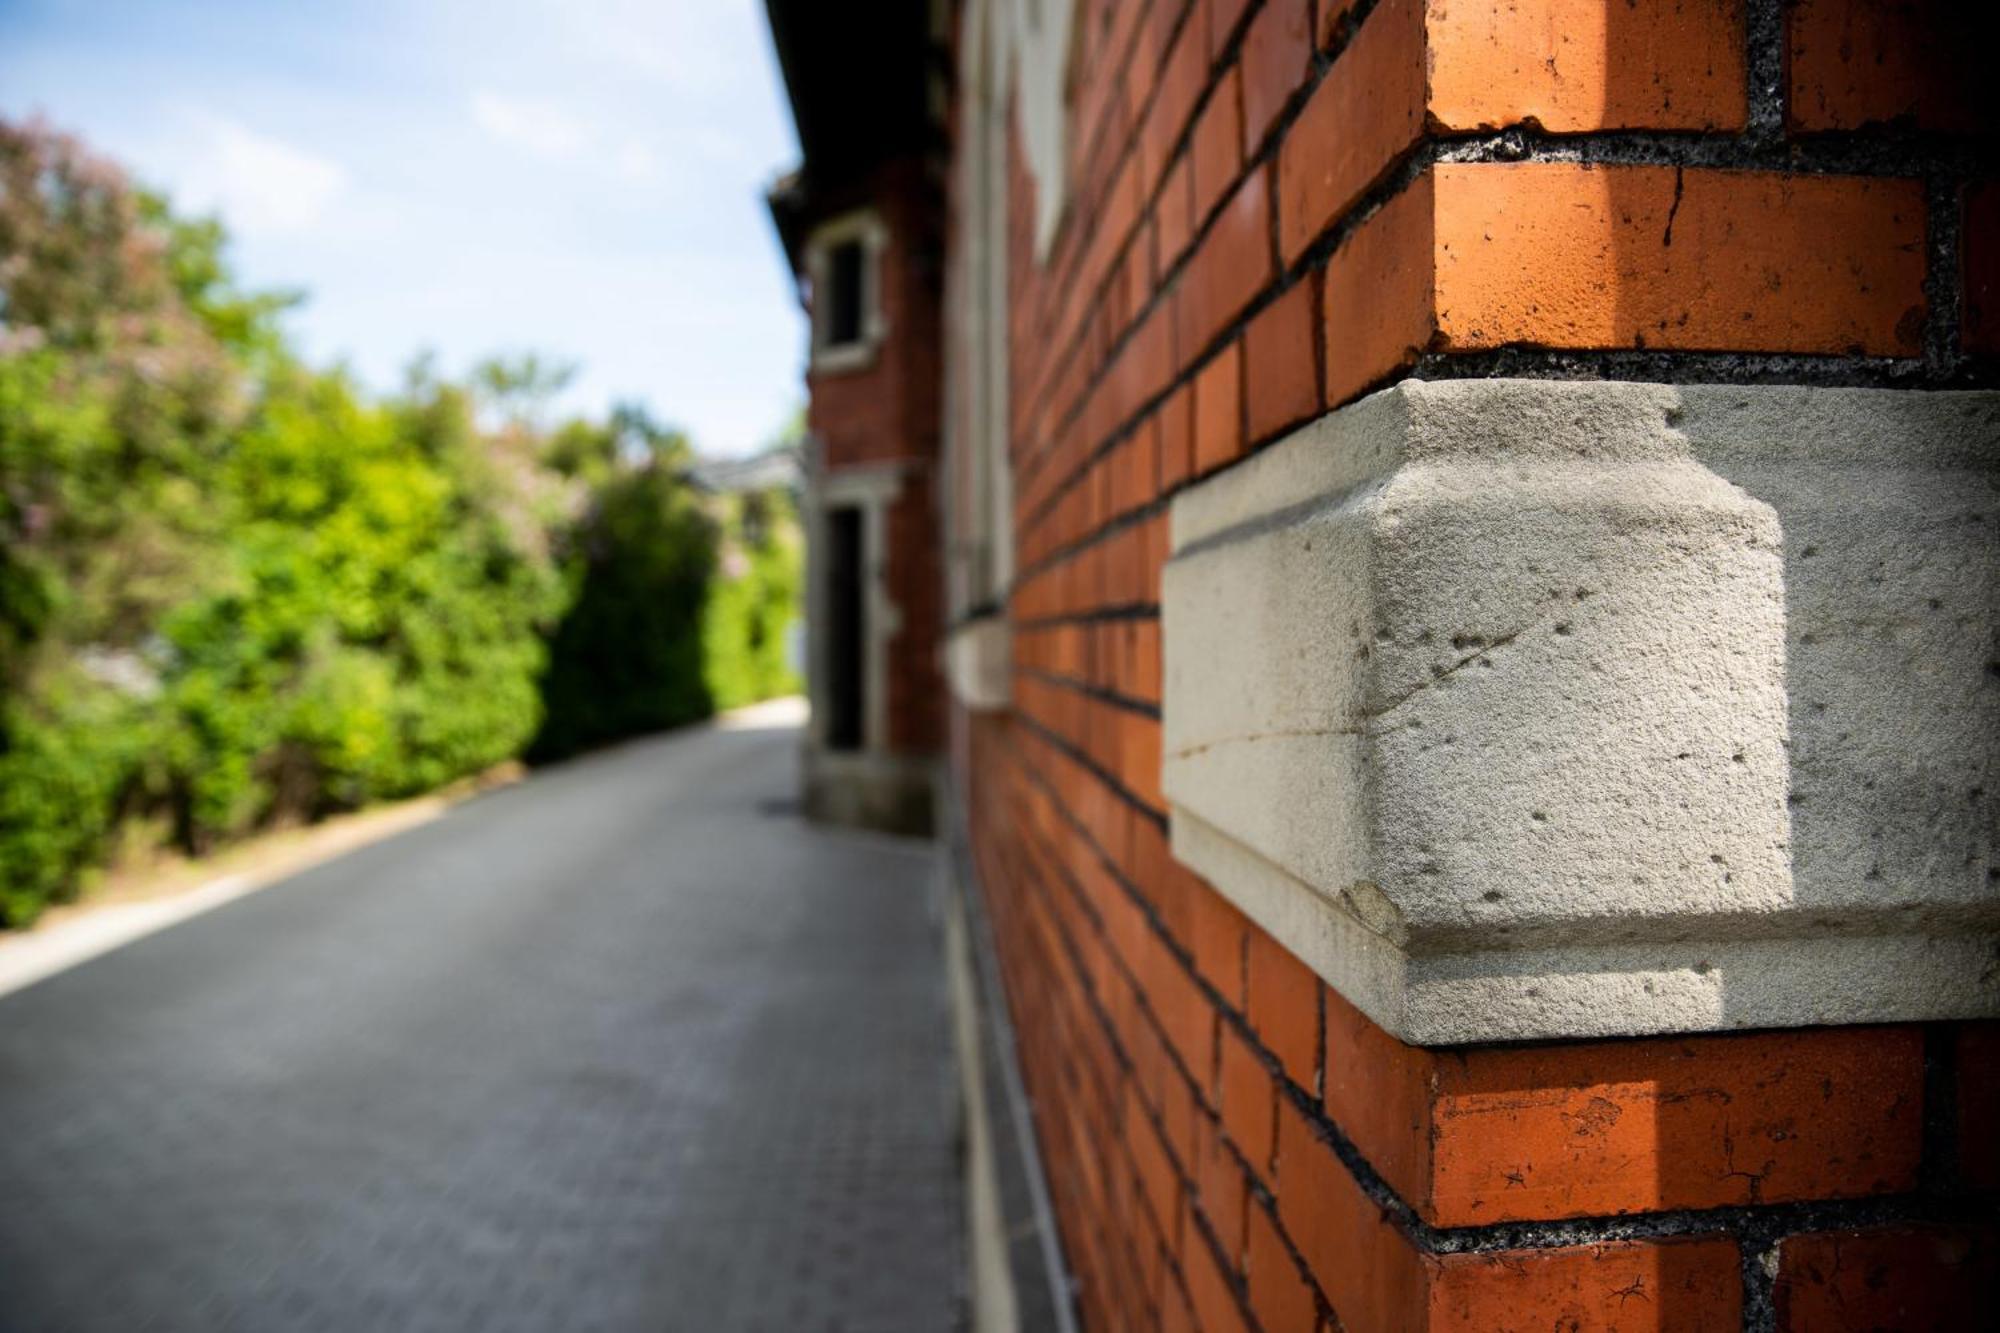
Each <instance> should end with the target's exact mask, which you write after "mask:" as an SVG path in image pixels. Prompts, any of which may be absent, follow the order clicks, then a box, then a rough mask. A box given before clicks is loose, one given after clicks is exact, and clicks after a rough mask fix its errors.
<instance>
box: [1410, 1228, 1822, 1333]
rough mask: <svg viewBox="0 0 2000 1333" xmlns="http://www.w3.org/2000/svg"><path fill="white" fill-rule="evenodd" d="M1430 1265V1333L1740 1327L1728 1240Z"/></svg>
mask: <svg viewBox="0 0 2000 1333" xmlns="http://www.w3.org/2000/svg"><path fill="white" fill-rule="evenodd" d="M1430 1269H1431V1280H1430V1297H1429V1302H1428V1304H1429V1311H1430V1319H1429V1323H1428V1325H1427V1328H1428V1329H1429V1331H1430V1333H1543V1330H1546V1329H1551V1328H1553V1329H1577V1330H1582V1329H1593V1330H1602V1331H1603V1333H1613V1331H1614V1330H1624V1331H1625V1333H1709V1331H1710V1330H1718V1329H1735V1328H1741V1327H1742V1325H1743V1278H1742V1273H1741V1260H1740V1259H1739V1258H1738V1255H1737V1248H1736V1242H1734V1241H1730V1240H1709V1239H1701V1240H1666V1241H1630V1242H1623V1243H1617V1244H1608V1245H1583V1246H1573V1247H1567V1248H1563V1249H1551V1250H1509V1251H1502V1252H1498V1253H1488V1254H1451V1255H1444V1256H1441V1257H1439V1258H1437V1259H1434V1260H1432V1261H1431V1265H1430ZM1827 1327H1828V1328H1831V1327H1832V1325H1828V1326H1827Z"/></svg>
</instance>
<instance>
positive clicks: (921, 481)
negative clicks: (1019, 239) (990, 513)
mask: <svg viewBox="0 0 2000 1333" xmlns="http://www.w3.org/2000/svg"><path fill="white" fill-rule="evenodd" d="M862 207H866V208H872V209H874V210H875V212H876V213H877V215H878V216H879V217H880V218H881V220H882V222H883V223H884V225H885V226H886V227H887V229H888V243H887V245H886V246H884V248H883V251H882V254H881V256H880V259H879V264H880V270H879V280H880V293H881V310H882V317H883V320H884V322H885V325H886V333H885V334H884V337H883V339H882V342H881V345H880V346H879V347H878V348H877V350H876V355H875V358H874V360H873V361H872V362H870V363H869V364H868V365H866V366H865V367H862V368H859V369H854V370H846V371H840V372H836V373H809V374H808V375H807V377H806V384H807V387H808V390H809V391H810V395H811V396H810V399H809V402H808V406H807V409H806V424H807V427H808V428H809V429H810V430H811V431H812V433H813V434H814V435H815V436H816V437H818V439H819V440H820V441H821V442H822V449H823V453H822V455H821V459H822V463H823V464H824V466H825V467H826V468H827V470H828V471H829V472H837V471H839V470H840V469H841V468H844V467H851V466H857V465H859V466H867V465H871V464H883V463H895V464H900V465H901V466H902V469H903V471H902V478H903V480H902V490H901V491H900V492H899V493H898V495H897V497H896V499H895V500H894V501H893V502H892V503H891V504H890V506H889V509H888V512H887V514H886V515H885V522H884V545H885V547H886V552H885V558H886V566H887V567H886V569H885V571H884V574H883V578H884V581H885V582H886V584H887V587H888V592H889V596H890V598H891V600H893V601H894V602H895V604H896V609H897V613H898V614H899V616H900V617H901V625H900V627H899V628H898V630H897V631H896V633H895V635H894V636H893V637H892V638H891V639H890V642H889V647H888V653H887V661H888V680H887V683H886V694H887V714H888V717H887V722H888V746H889V749H890V750H891V751H893V752H895V753H898V754H907V755H927V754H933V753H935V752H936V751H937V749H938V747H939V745H940V744H941V743H942V741H943V729H944V728H943V702H942V700H943V697H944V686H943V682H942V681H941V680H940V679H939V676H938V670H937V654H936V651H935V645H936V644H937V642H938V641H939V638H940V637H941V635H942V627H943V623H944V622H943V588H942V586H941V583H940V577H941V576H940V571H939V567H938V562H937V555H936V553H937V551H938V550H939V548H940V544H941V542H942V535H941V522H940V513H939V509H938V503H937V496H936V494H935V491H936V487H937V481H936V476H937V462H938V443H939V435H940V431H941V414H942V411H943V404H942V392H943V390H942V384H943V364H942V347H941V336H942V335H941V312H940V310H939V307H938V299H939V296H938V293H939V270H940V265H941V263H942V246H943V240H942V236H941V233H940V229H939V221H938V218H939V204H938V198H937V190H936V187H935V186H934V185H933V184H932V183H931V180H930V178H929V176H928V175H927V173H926V172H925V170H924V168H923V164H922V163H921V162H920V161H919V160H917V159H914V158H903V159H897V160H895V161H892V162H890V163H889V164H887V165H886V166H884V167H882V168H881V169H879V170H878V171H876V172H875V173H873V174H872V175H871V176H870V177H868V178H867V179H865V180H863V181H860V182H857V183H856V185H855V188H854V189H853V190H852V192H851V193H850V194H849V195H848V196H846V197H844V198H840V199H837V200H832V201H828V202H827V203H826V204H825V205H824V206H823V210H822V211H823V214H824V216H827V217H834V216H838V215H840V214H841V213H844V212H846V211H848V210H849V209H853V208H862Z"/></svg>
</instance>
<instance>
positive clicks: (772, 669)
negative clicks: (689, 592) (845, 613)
mask: <svg viewBox="0 0 2000 1333" xmlns="http://www.w3.org/2000/svg"><path fill="white" fill-rule="evenodd" d="M724 508H725V517H724V526H723V553H722V564H721V572H720V577H719V578H718V579H717V580H716V582H715V585H714V587H713V588H712V589H711V591H710V593H709V600H708V610H707V615H706V617H705V619H704V621H703V624H702V639H703V643H704V645H705V654H706V657H707V666H706V672H707V678H708V690H709V694H710V695H711V697H713V698H714V700H715V706H716V707H717V708H740V707H742V706H743V705H744V704H748V703H755V702H756V701H758V700H760V699H770V698H775V697H777V696H778V695H782V694H794V693H797V692H798V691H799V690H800V689H802V688H803V682H802V681H801V680H800V679H799V677H798V673H797V671H795V670H794V669H793V664H792V647H791V645H792V634H793V629H794V626H795V625H796V624H797V622H798V620H799V618H800V616H801V614H802V608H801V605H800V589H801V586H802V584H803V581H804V542H803V539H802V537H801V534H800V531H799V522H798V516H797V512H796V507H795V505H794V504H793V501H792V497H791V496H790V495H788V494H786V493H785V492H783V491H757V492H752V493H751V494H748V495H744V496H741V497H731V498H730V500H729V502H728V503H727V504H726V505H725V506H724Z"/></svg>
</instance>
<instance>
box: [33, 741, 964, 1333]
mask: <svg viewBox="0 0 2000 1333" xmlns="http://www.w3.org/2000/svg"><path fill="white" fill-rule="evenodd" d="M796 749H797V732H796V730H795V729H792V728H789V727H787V728H782V729H763V730H735V731H728V730H704V731H698V732H693V733H687V734H683V735H679V736H675V737H670V738H666V739H662V740H652V741H646V742H642V743H639V744H636V745H632V746H628V747H626V748H624V749H620V750H617V751H614V752H611V753H609V754H605V755H601V756H598V757H595V758H592V759H587V760H584V761H581V762H578V763H575V764H572V765H568V766H566V767H563V768H560V769H555V770H551V771H548V772H545V773H543V774H540V775H538V776H537V777H535V778H533V779H532V780H530V781H529V782H527V783H525V784H523V785H521V786H518V787H514V788H511V789H508V790H506V791H502V792H497V793H494V794H492V795H489V796H486V797H482V798H480V799H478V800H476V801H473V802H471V803H470V804H468V805H465V806H463V807H461V808H459V809H457V810H455V811H453V812H452V813H451V814H449V815H447V816H446V817H445V818H443V819H442V820H440V821H439V822H437V823H434V824H430V825H427V826H425V827H423V828H420V829H416V830H413V831H411V832H409V833H406V834H403V835H401V836H399V837H397V838H394V839H392V840H390V841H388V842H384V843H381V844H378V845H376V846H374V847H370V848H368V849H365V850H363V851H360V852H357V853H354V854H352V855H350V856H347V857H345V858H344V859H342V860H339V861H337V862H333V863H331V864H329V865H326V866H322V867H320V868H318V869H316V870H313V871H309V872H307V873H305V874H302V875H300V876H297V877H296V878H294V879H292V880H290V881H287V882H286V883H284V884H281V885H278V886H276V887H273V888H271V889H268V890H266V891H264V892H262V893H260V894H258V895H257V896H255V897H252V898H248V899H245V900H243V901H240V902H237V903H234V904H232V905H230V906H228V907H225V908H222V909H221V910H219V911H217V912H215V913H213V914H211V915H208V916H205V917H201V918H199V919H196V920H194V921H191V922H188V923H186V924H184V925H181V926H179V927H176V928H174V929H172V930H169V931H166V932H165V933H163V934H159V935H155V936H153V937H152V938H150V939H146V940H143V941H140V942H139V943H137V944H134V945H132V946H130V947H128V948H126V949H124V950H122V951H120V952H117V953H114V954H111V955H108V956H106V957H104V958H101V959H98V960H97V961H95V962H92V963H88V964H85V965H84V966H82V967H79V968H77V969H75V970H73V971H70V972H66V973H64V974H62V975H60V976H57V977H54V978H52V979H50V980H47V981H44V982H42V983H40V984H39V985H36V986H33V987H31V988H29V989H27V990H24V991H21V992H19V993H18V994H15V995H13V996H10V997H8V998H6V999H4V1000H0V1329H4V1330H9V1331H12V1330H34V1331H35V1333H40V1331H41V1330H64V1329H86V1330H97V1329H116V1330H121V1331H122V1330H137V1329H201V1330H210V1329H225V1328H226V1329H246V1330H257V1331H259V1333H261V1331H262V1330H300V1329H328V1330H339V1331H340V1333H353V1331H355V1330H371V1329H396V1330H401V1329H479V1330H507V1329H524V1330H526V1329H533V1330H541V1329H618V1330H624V1329H646V1330H654V1329H661V1330H680V1329H687V1330H737V1329H772V1330H787V1331H788V1333H790V1331H792V1330H877V1329H880V1330H898V1331H900V1330H914V1331H917V1333H929V1331H930V1330H944V1329H951V1328H954V1327H956V1326H957V1324H958V1322H959V1317H960V1310H961V1305H962V1302H961V1289H962V1278H961V1272H960V1255H961V1251H962V1245H961V1235H960V1230H961V1229H960V1199H959V1195H958V1186H957V1173H956V1166H955V1155H954V1154H955V1147H954V1142H955V1140H954V1125H955V1120H954V1113H953V1111H952V1102H951V1093H952V1087H953V1073H952V1069H951V1064H950V1062H951V1058H952V1057H951V1049H950V1036H949V1030H948V1026H947V1023H946V1017H945V1012H944V1004H945V999H944V984H943V978H942V974H941V963H940V953H939V948H938V946H937V942H936V940H935V938H934V933H933V923H932V920H931V911H930V902H931V899H930V885H929V882H928V876H929V873H930V870H929V861H928V858H927V855H925V854H924V853H922V852H921V851H919V850H915V847H916V846H917V845H915V844H903V843H897V842H892V841H890V840H888V839H878V838H871V837H867V836H863V835H850V834H839V833H832V832H825V831H820V830H816V829H812V828H810V827H808V826H806V825H804V824H802V823H801V822H800V821H799V820H798V818H797V817H796V816H795V815H794V814H793V813H792V812H791V805H790V802H789V798H790V797H791V794H792V791H793V781H794V760H793V756H794V754H795V751H796Z"/></svg>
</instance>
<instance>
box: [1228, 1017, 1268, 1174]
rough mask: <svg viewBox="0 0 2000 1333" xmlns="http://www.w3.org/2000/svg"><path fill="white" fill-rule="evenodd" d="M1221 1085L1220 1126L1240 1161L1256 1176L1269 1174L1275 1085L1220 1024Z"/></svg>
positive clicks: (1232, 1033) (1234, 1034) (1237, 1037)
mask: <svg viewBox="0 0 2000 1333" xmlns="http://www.w3.org/2000/svg"><path fill="white" fill-rule="evenodd" d="M1218 1082H1219V1084H1220V1092H1221V1103H1222V1127H1223V1128H1224V1129H1225V1130H1227V1131H1228V1133H1229V1138H1230V1141H1231V1142H1232V1143H1234V1144H1235V1145H1236V1149H1237V1151H1238V1152H1240V1153H1242V1154H1243V1160H1244V1161H1246V1162H1248V1163H1249V1164H1250V1169H1251V1170H1253V1171H1255V1172H1257V1173H1258V1174H1259V1175H1262V1176H1268V1175H1269V1174H1270V1171H1271V1154H1272V1153H1273V1152H1275V1151H1276V1150H1277V1122H1276V1120H1275V1119H1274V1117H1275V1116H1276V1114H1277V1084H1276V1083H1275V1082H1274V1081H1273V1080H1272V1078H1271V1071H1270V1070H1268V1069H1266V1068H1265V1067H1264V1062H1263V1061H1262V1060H1260V1059H1258V1058H1257V1053H1256V1052H1255V1051H1254V1050H1252V1049H1251V1047H1250V1045H1249V1043H1248V1042H1246V1041H1244V1040H1243V1038H1242V1037H1241V1036H1240V1035H1238V1033H1237V1032H1236V1030H1235V1029H1234V1028H1232V1027H1230V1026H1229V1025H1228V1024H1227V1023H1225V1024H1223V1025H1222V1060H1221V1075H1220V1078H1219V1080H1218Z"/></svg>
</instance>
